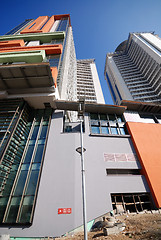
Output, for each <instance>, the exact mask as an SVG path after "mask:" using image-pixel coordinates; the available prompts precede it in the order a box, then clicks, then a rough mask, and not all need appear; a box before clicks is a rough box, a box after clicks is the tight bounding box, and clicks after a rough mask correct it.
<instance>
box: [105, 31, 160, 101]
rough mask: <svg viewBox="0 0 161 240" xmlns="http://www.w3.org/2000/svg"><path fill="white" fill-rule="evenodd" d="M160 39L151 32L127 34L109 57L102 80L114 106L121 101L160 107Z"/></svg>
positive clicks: (107, 57)
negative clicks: (152, 104) (145, 103)
mask: <svg viewBox="0 0 161 240" xmlns="http://www.w3.org/2000/svg"><path fill="white" fill-rule="evenodd" d="M160 64H161V39H160V38H159V37H158V36H157V35H156V34H154V33H153V32H140V33H130V34H129V37H128V40H126V41H124V42H122V43H121V44H120V45H119V46H118V47H117V48H116V50H115V52H114V53H108V54H107V56H106V64H105V79H106V81H107V83H108V86H109V89H110V92H111V96H112V98H113V101H114V103H115V104H120V102H121V100H135V101H141V102H153V103H161V94H160V90H161V88H160V80H161V78H160V73H161V66H160Z"/></svg>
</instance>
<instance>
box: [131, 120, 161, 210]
mask: <svg viewBox="0 0 161 240" xmlns="http://www.w3.org/2000/svg"><path fill="white" fill-rule="evenodd" d="M127 129H128V131H129V133H130V135H131V137H132V141H133V144H134V147H135V149H136V152H137V154H138V157H139V160H140V163H141V165H142V173H143V175H144V176H145V177H146V180H147V182H148V184H149V188H150V190H151V193H152V196H153V199H154V202H155V204H156V207H158V208H160V207H161V177H160V176H161V124H156V123H136V122H128V123H127Z"/></svg>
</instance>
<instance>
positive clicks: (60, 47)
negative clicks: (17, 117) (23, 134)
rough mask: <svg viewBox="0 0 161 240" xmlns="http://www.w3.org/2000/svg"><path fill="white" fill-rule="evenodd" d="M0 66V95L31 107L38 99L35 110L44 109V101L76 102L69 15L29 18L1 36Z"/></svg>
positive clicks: (72, 44)
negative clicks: (21, 98) (28, 104)
mask: <svg viewBox="0 0 161 240" xmlns="http://www.w3.org/2000/svg"><path fill="white" fill-rule="evenodd" d="M0 64H1V72H0V74H1V96H2V95H3V96H5V97H6V98H11V97H15V95H16V97H23V98H24V99H25V100H27V101H28V102H30V104H31V105H32V104H36V103H35V99H37V106H36V105H35V106H34V107H42V106H43V105H44V104H43V102H44V101H45V102H48V103H49V104H52V102H51V99H58V98H59V99H60V98H61V99H64V100H76V99H77V94H76V82H77V81H76V78H77V76H76V55H75V48H74V41H73V34H72V27H71V24H70V17H69V15H54V16H51V17H48V16H41V17H38V18H37V19H36V20H34V19H29V20H26V21H25V22H23V23H22V24H20V25H18V26H17V27H15V28H14V29H12V30H11V31H9V32H8V33H7V34H6V35H4V36H1V37H0ZM11 79H12V80H11ZM35 79H37V81H35ZM33 82H34V84H33ZM2 90H3V91H2ZM51 96H52V97H51ZM33 98H34V101H33Z"/></svg>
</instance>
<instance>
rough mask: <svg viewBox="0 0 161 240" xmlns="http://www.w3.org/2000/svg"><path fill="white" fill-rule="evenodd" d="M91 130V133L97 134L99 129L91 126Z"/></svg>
mask: <svg viewBox="0 0 161 240" xmlns="http://www.w3.org/2000/svg"><path fill="white" fill-rule="evenodd" d="M91 129H92V133H98V134H99V133H100V128H99V127H97V126H92V127H91Z"/></svg>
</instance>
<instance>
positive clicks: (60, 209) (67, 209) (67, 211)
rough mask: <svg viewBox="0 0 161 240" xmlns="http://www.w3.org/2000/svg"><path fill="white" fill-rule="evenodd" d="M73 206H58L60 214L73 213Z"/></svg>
mask: <svg viewBox="0 0 161 240" xmlns="http://www.w3.org/2000/svg"><path fill="white" fill-rule="evenodd" d="M71 213H72V209H71V208H58V214H71Z"/></svg>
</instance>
